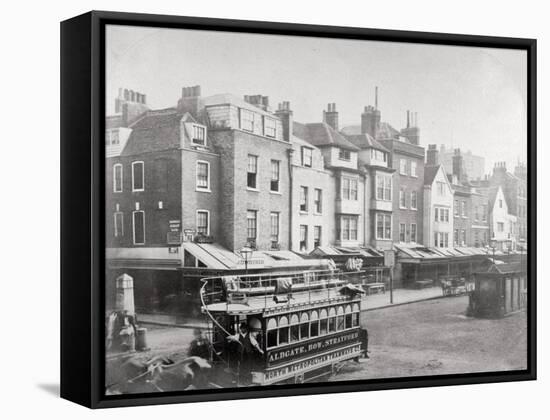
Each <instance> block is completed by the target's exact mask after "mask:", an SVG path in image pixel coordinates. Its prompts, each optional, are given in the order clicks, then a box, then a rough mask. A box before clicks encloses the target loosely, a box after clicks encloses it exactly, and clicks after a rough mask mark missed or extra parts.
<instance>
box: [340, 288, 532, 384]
mask: <svg viewBox="0 0 550 420" xmlns="http://www.w3.org/2000/svg"><path fill="white" fill-rule="evenodd" d="M467 305H468V298H467V297H466V296H462V297H450V298H442V299H436V300H430V301H425V302H418V303H411V304H408V305H403V306H397V307H394V308H384V309H379V310H373V311H368V312H364V313H363V314H362V323H364V325H367V327H368V331H369V336H370V343H369V350H370V359H362V360H361V363H360V366H357V364H354V363H349V364H348V365H347V366H345V367H344V368H343V369H342V371H341V372H340V374H339V375H337V376H335V377H333V378H332V379H331V380H338V381H340V380H352V379H374V378H389V377H403V376H422V375H443V374H453V373H467V372H483V371H500V370H512V369H524V368H526V353H527V333H526V328H527V317H526V314H525V312H521V313H516V314H513V315H510V316H508V317H505V318H502V319H476V318H468V317H466V316H465V315H464V314H465V311H466V307H467Z"/></svg>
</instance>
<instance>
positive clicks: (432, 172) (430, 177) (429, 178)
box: [424, 165, 441, 185]
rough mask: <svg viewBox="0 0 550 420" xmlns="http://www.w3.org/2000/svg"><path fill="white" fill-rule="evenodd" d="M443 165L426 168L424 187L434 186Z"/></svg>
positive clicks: (427, 166)
mask: <svg viewBox="0 0 550 420" xmlns="http://www.w3.org/2000/svg"><path fill="white" fill-rule="evenodd" d="M439 168H441V165H426V166H425V167H424V185H432V184H433V182H434V179H435V177H436V175H437V172H439Z"/></svg>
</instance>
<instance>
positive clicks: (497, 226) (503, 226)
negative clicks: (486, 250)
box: [488, 186, 517, 251]
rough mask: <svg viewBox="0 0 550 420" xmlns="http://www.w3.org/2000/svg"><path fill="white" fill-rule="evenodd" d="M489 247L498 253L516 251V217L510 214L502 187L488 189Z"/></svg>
mask: <svg viewBox="0 0 550 420" xmlns="http://www.w3.org/2000/svg"><path fill="white" fill-rule="evenodd" d="M488 194H489V209H490V213H489V214H490V219H489V222H490V237H491V238H490V246H492V247H495V248H496V249H497V250H499V251H507V250H514V249H516V242H517V226H516V224H517V217H516V216H515V215H513V214H511V213H510V207H509V206H508V203H507V200H506V197H505V195H504V191H503V189H502V187H500V186H498V187H490V188H489V190H488Z"/></svg>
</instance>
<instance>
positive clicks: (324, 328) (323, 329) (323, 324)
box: [319, 309, 328, 335]
mask: <svg viewBox="0 0 550 420" xmlns="http://www.w3.org/2000/svg"><path fill="white" fill-rule="evenodd" d="M319 318H320V319H321V320H320V321H319V334H320V335H324V334H326V333H327V332H328V319H327V318H328V312H327V310H326V309H321V313H320V316H319Z"/></svg>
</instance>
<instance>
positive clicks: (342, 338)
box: [267, 331, 359, 365]
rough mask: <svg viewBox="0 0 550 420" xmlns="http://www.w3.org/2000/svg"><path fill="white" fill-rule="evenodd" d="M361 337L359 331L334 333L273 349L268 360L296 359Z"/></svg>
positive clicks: (273, 361)
mask: <svg viewBox="0 0 550 420" xmlns="http://www.w3.org/2000/svg"><path fill="white" fill-rule="evenodd" d="M358 339H359V332H358V331H351V332H345V333H343V334H338V335H333V336H329V337H324V338H320V339H318V340H315V341H311V342H309V343H307V342H306V343H300V344H297V345H295V346H290V347H287V348H284V349H276V350H271V351H269V352H268V353H267V362H268V364H269V365H276V364H278V363H282V362H286V361H288V360H289V359H295V358H296V357H299V356H301V355H306V354H308V353H319V352H321V351H324V350H329V349H331V348H333V347H336V346H341V345H343V344H346V343H349V342H350V341H356V340H358Z"/></svg>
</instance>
